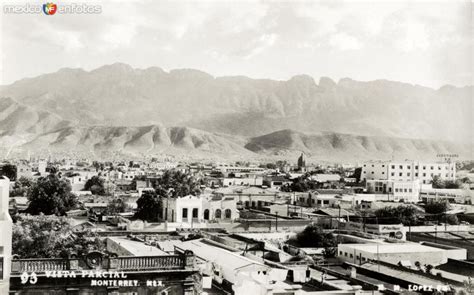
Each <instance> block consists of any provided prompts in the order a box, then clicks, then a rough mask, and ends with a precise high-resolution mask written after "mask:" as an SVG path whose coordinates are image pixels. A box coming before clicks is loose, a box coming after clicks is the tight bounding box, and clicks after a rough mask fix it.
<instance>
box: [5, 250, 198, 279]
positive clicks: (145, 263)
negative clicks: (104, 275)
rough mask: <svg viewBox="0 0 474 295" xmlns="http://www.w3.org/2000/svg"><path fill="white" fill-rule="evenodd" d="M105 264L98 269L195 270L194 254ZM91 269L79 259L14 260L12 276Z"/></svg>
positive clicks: (113, 259) (129, 258)
mask: <svg viewBox="0 0 474 295" xmlns="http://www.w3.org/2000/svg"><path fill="white" fill-rule="evenodd" d="M103 260H104V261H103V262H104V263H100V266H98V268H99V269H100V268H104V269H110V270H116V271H140V270H147V271H153V270H157V271H162V270H180V269H183V270H184V269H193V268H194V260H195V259H194V255H193V254H192V253H186V254H179V255H165V256H127V257H123V256H122V257H104V258H103ZM78 269H90V267H88V266H86V265H85V264H84V263H80V260H79V259H76V258H74V259H14V260H12V275H14V274H21V273H23V272H35V273H44V272H46V271H69V270H78Z"/></svg>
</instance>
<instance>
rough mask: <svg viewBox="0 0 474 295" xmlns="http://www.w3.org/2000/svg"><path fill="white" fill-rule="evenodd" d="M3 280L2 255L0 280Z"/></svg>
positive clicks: (0, 258) (1, 259)
mask: <svg viewBox="0 0 474 295" xmlns="http://www.w3.org/2000/svg"><path fill="white" fill-rule="evenodd" d="M2 280H3V257H0V281H2Z"/></svg>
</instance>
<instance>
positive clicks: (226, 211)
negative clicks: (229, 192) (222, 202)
mask: <svg viewBox="0 0 474 295" xmlns="http://www.w3.org/2000/svg"><path fill="white" fill-rule="evenodd" d="M224 216H225V218H227V219H230V218H231V217H232V211H231V210H230V209H225V211H224Z"/></svg>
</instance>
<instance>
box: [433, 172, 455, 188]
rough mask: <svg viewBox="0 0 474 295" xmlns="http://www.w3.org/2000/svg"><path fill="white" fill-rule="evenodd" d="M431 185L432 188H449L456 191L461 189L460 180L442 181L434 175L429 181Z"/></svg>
mask: <svg viewBox="0 0 474 295" xmlns="http://www.w3.org/2000/svg"><path fill="white" fill-rule="evenodd" d="M431 185H432V186H433V188H449V189H457V188H461V187H462V181H460V180H455V181H454V180H443V179H441V177H440V176H438V175H434V176H433V178H432V179H431Z"/></svg>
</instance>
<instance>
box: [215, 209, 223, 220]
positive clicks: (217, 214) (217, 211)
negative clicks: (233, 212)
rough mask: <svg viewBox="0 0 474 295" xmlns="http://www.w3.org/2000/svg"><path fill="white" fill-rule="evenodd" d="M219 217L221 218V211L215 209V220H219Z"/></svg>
mask: <svg viewBox="0 0 474 295" xmlns="http://www.w3.org/2000/svg"><path fill="white" fill-rule="evenodd" d="M221 216H222V212H221V209H217V210H216V219H220V218H221Z"/></svg>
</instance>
